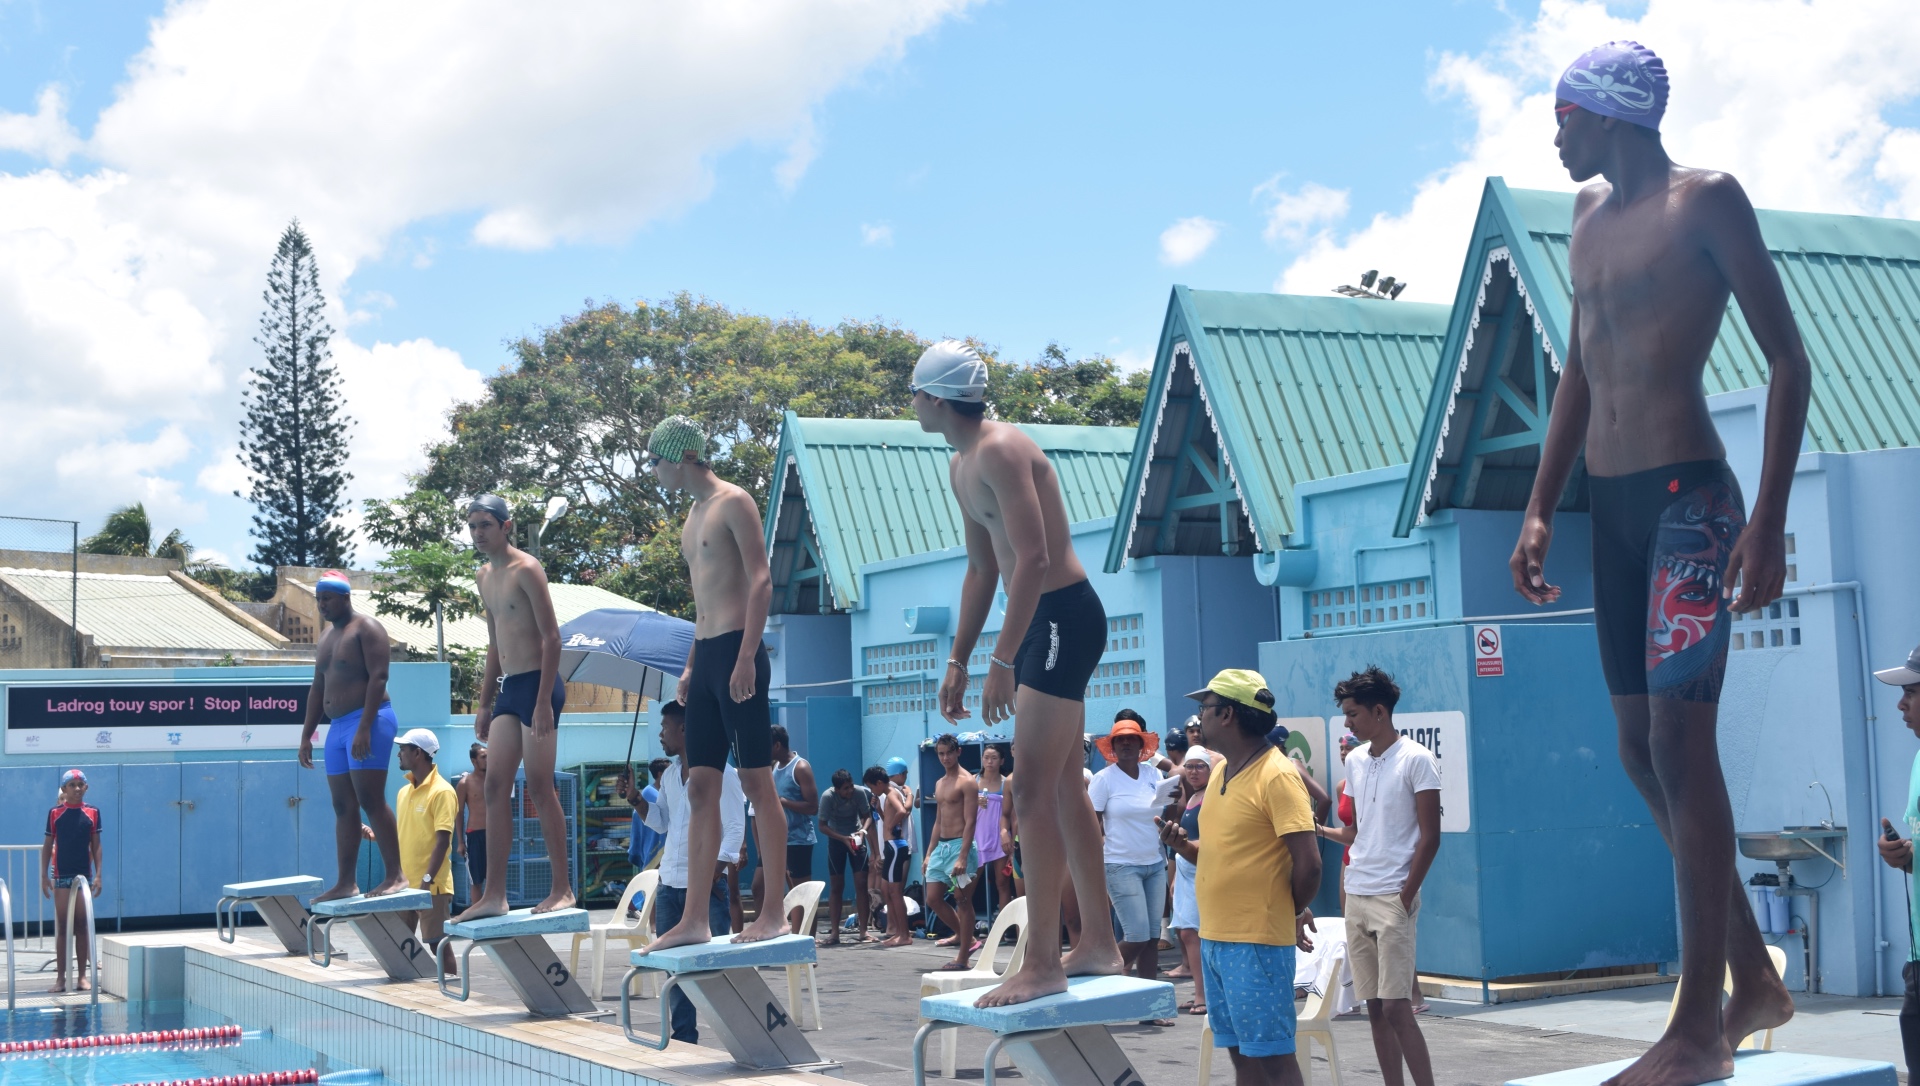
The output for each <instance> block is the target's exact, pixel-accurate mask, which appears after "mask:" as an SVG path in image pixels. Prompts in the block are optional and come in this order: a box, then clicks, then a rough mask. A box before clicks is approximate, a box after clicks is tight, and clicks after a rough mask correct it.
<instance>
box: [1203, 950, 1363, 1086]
mask: <svg viewBox="0 0 1920 1086" xmlns="http://www.w3.org/2000/svg"><path fill="white" fill-rule="evenodd" d="M1320 923H1322V924H1324V923H1326V921H1324V920H1322V921H1320ZM1345 961H1346V946H1345V944H1341V946H1340V948H1339V949H1337V950H1335V951H1333V952H1332V953H1330V954H1328V955H1327V957H1326V960H1325V961H1323V962H1321V963H1320V972H1319V974H1318V975H1317V976H1316V977H1315V978H1314V984H1313V986H1314V988H1315V989H1317V990H1316V991H1314V992H1312V993H1309V994H1308V996H1307V1004H1306V1006H1304V1007H1302V1008H1300V1017H1299V1019H1298V1020H1297V1021H1296V1023H1295V1025H1294V1029H1293V1037H1294V1047H1293V1058H1294V1061H1295V1062H1297V1063H1298V1064H1299V1065H1300V1081H1301V1082H1303V1083H1306V1084H1307V1086H1312V1084H1313V1059H1312V1056H1313V1051H1312V1045H1311V1042H1314V1041H1318V1042H1319V1043H1320V1047H1321V1049H1323V1050H1324V1051H1325V1052H1326V1054H1327V1074H1328V1076H1329V1077H1331V1078H1332V1079H1333V1086H1340V1055H1339V1053H1338V1051H1337V1050H1336V1049H1335V1048H1334V1046H1333V1005H1334V1003H1335V1002H1336V1000H1337V998H1338V992H1339V985H1340V967H1341V965H1342V964H1343V963H1344V962H1345ZM1289 994H1291V993H1289ZM1212 1073H1213V1027H1212V1026H1211V1025H1208V1026H1206V1027H1204V1028H1202V1029H1201V1030H1200V1086H1207V1076H1208V1075H1211V1074H1212Z"/></svg>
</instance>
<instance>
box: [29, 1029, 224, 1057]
mask: <svg viewBox="0 0 1920 1086" xmlns="http://www.w3.org/2000/svg"><path fill="white" fill-rule="evenodd" d="M242 1036H243V1031H242V1030H241V1028H240V1027H239V1026H237V1025H229V1026H197V1027H195V1028H193V1029H157V1030H148V1031H146V1032H144V1033H100V1034H95V1035H93V1036H91V1037H48V1038H44V1039H42V1040H37V1041H0V1056H8V1055H17V1054H20V1053H28V1052H30V1053H35V1054H38V1053H42V1052H67V1051H79V1050H86V1049H98V1048H121V1047H125V1046H127V1045H170V1044H187V1045H198V1046H202V1047H204V1046H205V1045H206V1044H207V1042H213V1043H215V1044H236V1043H238V1042H239V1041H240V1040H241V1038H242Z"/></svg>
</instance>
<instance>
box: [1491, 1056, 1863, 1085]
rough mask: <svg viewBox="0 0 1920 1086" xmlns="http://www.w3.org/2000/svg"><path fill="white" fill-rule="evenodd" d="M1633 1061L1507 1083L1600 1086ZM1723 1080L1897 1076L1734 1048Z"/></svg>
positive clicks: (1836, 1061)
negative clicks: (1730, 1067)
mask: <svg viewBox="0 0 1920 1086" xmlns="http://www.w3.org/2000/svg"><path fill="white" fill-rule="evenodd" d="M1632 1063H1633V1061H1632V1060H1620V1061H1618V1062H1616V1063H1601V1064H1595V1065H1594V1066H1592V1067H1576V1068H1574V1069H1573V1070H1571V1071H1555V1072H1553V1073H1552V1074H1548V1075H1534V1076H1532V1077H1531V1078H1523V1079H1515V1080H1514V1081H1513V1082H1510V1083H1508V1084H1507V1086H1600V1083H1602V1082H1605V1081H1607V1080H1608V1079H1610V1078H1612V1077H1613V1076H1615V1075H1617V1074H1619V1073H1620V1072H1622V1071H1624V1070H1626V1069H1627V1067H1628V1065H1630V1064H1632ZM1722 1081H1724V1082H1725V1083H1726V1084H1727V1086H1895V1083H1897V1082H1899V1081H1900V1078H1899V1075H1898V1074H1897V1073H1896V1072H1895V1071H1894V1068H1893V1065H1892V1064H1890V1063H1878V1062H1874V1061H1871V1060H1848V1059H1842V1058H1840V1057H1838V1056H1808V1055H1805V1054H1803V1053H1799V1052H1736V1053H1734V1054H1733V1077H1732V1078H1729V1079H1724V1080H1722Z"/></svg>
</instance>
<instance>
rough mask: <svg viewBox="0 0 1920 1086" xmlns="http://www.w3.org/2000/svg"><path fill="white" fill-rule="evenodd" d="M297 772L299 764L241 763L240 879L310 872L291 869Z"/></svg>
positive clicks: (267, 877) (296, 825)
mask: <svg viewBox="0 0 1920 1086" xmlns="http://www.w3.org/2000/svg"><path fill="white" fill-rule="evenodd" d="M188 768H189V770H191V768H192V767H188ZM299 772H300V764H299V763H298V762H241V763H240V865H239V868H238V872H239V877H240V878H241V879H242V880H244V881H252V880H255V879H280V878H286V877H287V876H289V875H304V874H310V873H311V872H306V871H301V870H299V869H298V868H296V867H295V866H294V864H295V859H296V856H297V853H298V849H297V848H296V844H297V842H298V840H299V837H298V828H297V827H298V810H299V807H300V802H299V800H300V796H299V781H298V779H297V777H296V774H298V773H299ZM227 881H229V882H231V881H233V880H231V879H229V880H227Z"/></svg>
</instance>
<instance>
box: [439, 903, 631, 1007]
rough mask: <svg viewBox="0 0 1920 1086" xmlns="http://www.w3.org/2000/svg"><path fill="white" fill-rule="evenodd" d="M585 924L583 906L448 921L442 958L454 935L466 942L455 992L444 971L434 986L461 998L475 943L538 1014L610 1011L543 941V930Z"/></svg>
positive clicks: (469, 985)
mask: <svg viewBox="0 0 1920 1086" xmlns="http://www.w3.org/2000/svg"><path fill="white" fill-rule="evenodd" d="M589 928H590V924H589V922H588V920H587V911H586V910H585V909H556V910H554V911H553V912H550V913H536V912H534V911H533V910H532V909H515V910H514V911H512V912H510V913H508V914H506V915H505V916H489V917H487V918H486V919H484V920H468V921H466V922H464V923H460V924H448V925H447V937H446V939H444V940H442V941H441V943H440V948H439V954H440V956H441V958H442V960H444V961H447V962H449V963H450V962H451V961H452V956H453V941H454V940H455V939H466V940H469V942H468V943H467V948H466V949H465V950H463V951H461V952H460V994H459V995H455V994H454V993H453V992H452V991H450V990H448V988H447V976H446V973H445V972H444V971H442V973H441V974H440V991H441V993H442V994H444V995H446V996H447V998H449V999H458V1000H461V1001H462V1002H464V1001H465V1000H466V999H467V997H468V996H470V995H472V994H473V966H472V964H471V962H469V960H468V959H470V958H471V957H472V956H473V951H474V948H475V947H478V948H480V949H481V950H484V951H486V952H487V957H489V958H492V959H493V964H495V965H497V966H499V967H500V971H501V972H502V973H505V974H506V975H507V983H508V984H511V985H513V990H514V991H515V992H518V993H519V995H520V1002H522V1003H525V1004H526V1005H527V1010H528V1011H530V1012H532V1013H534V1014H537V1015H539V1016H540V1017H542V1018H565V1017H567V1016H568V1015H587V1016H592V1015H598V1014H606V1013H610V1012H607V1011H602V1010H601V1009H600V1005H599V1004H597V1003H595V1002H594V1001H593V998H592V997H591V996H589V995H587V990H586V989H585V988H582V987H580V982H579V981H578V980H576V979H575V978H574V976H573V974H572V973H570V972H568V971H567V967H566V966H564V965H562V964H560V959H559V957H557V956H556V955H555V954H554V953H553V948H552V947H550V946H548V945H547V940H546V936H549V935H568V934H572V933H574V932H584V931H587V930H589Z"/></svg>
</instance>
